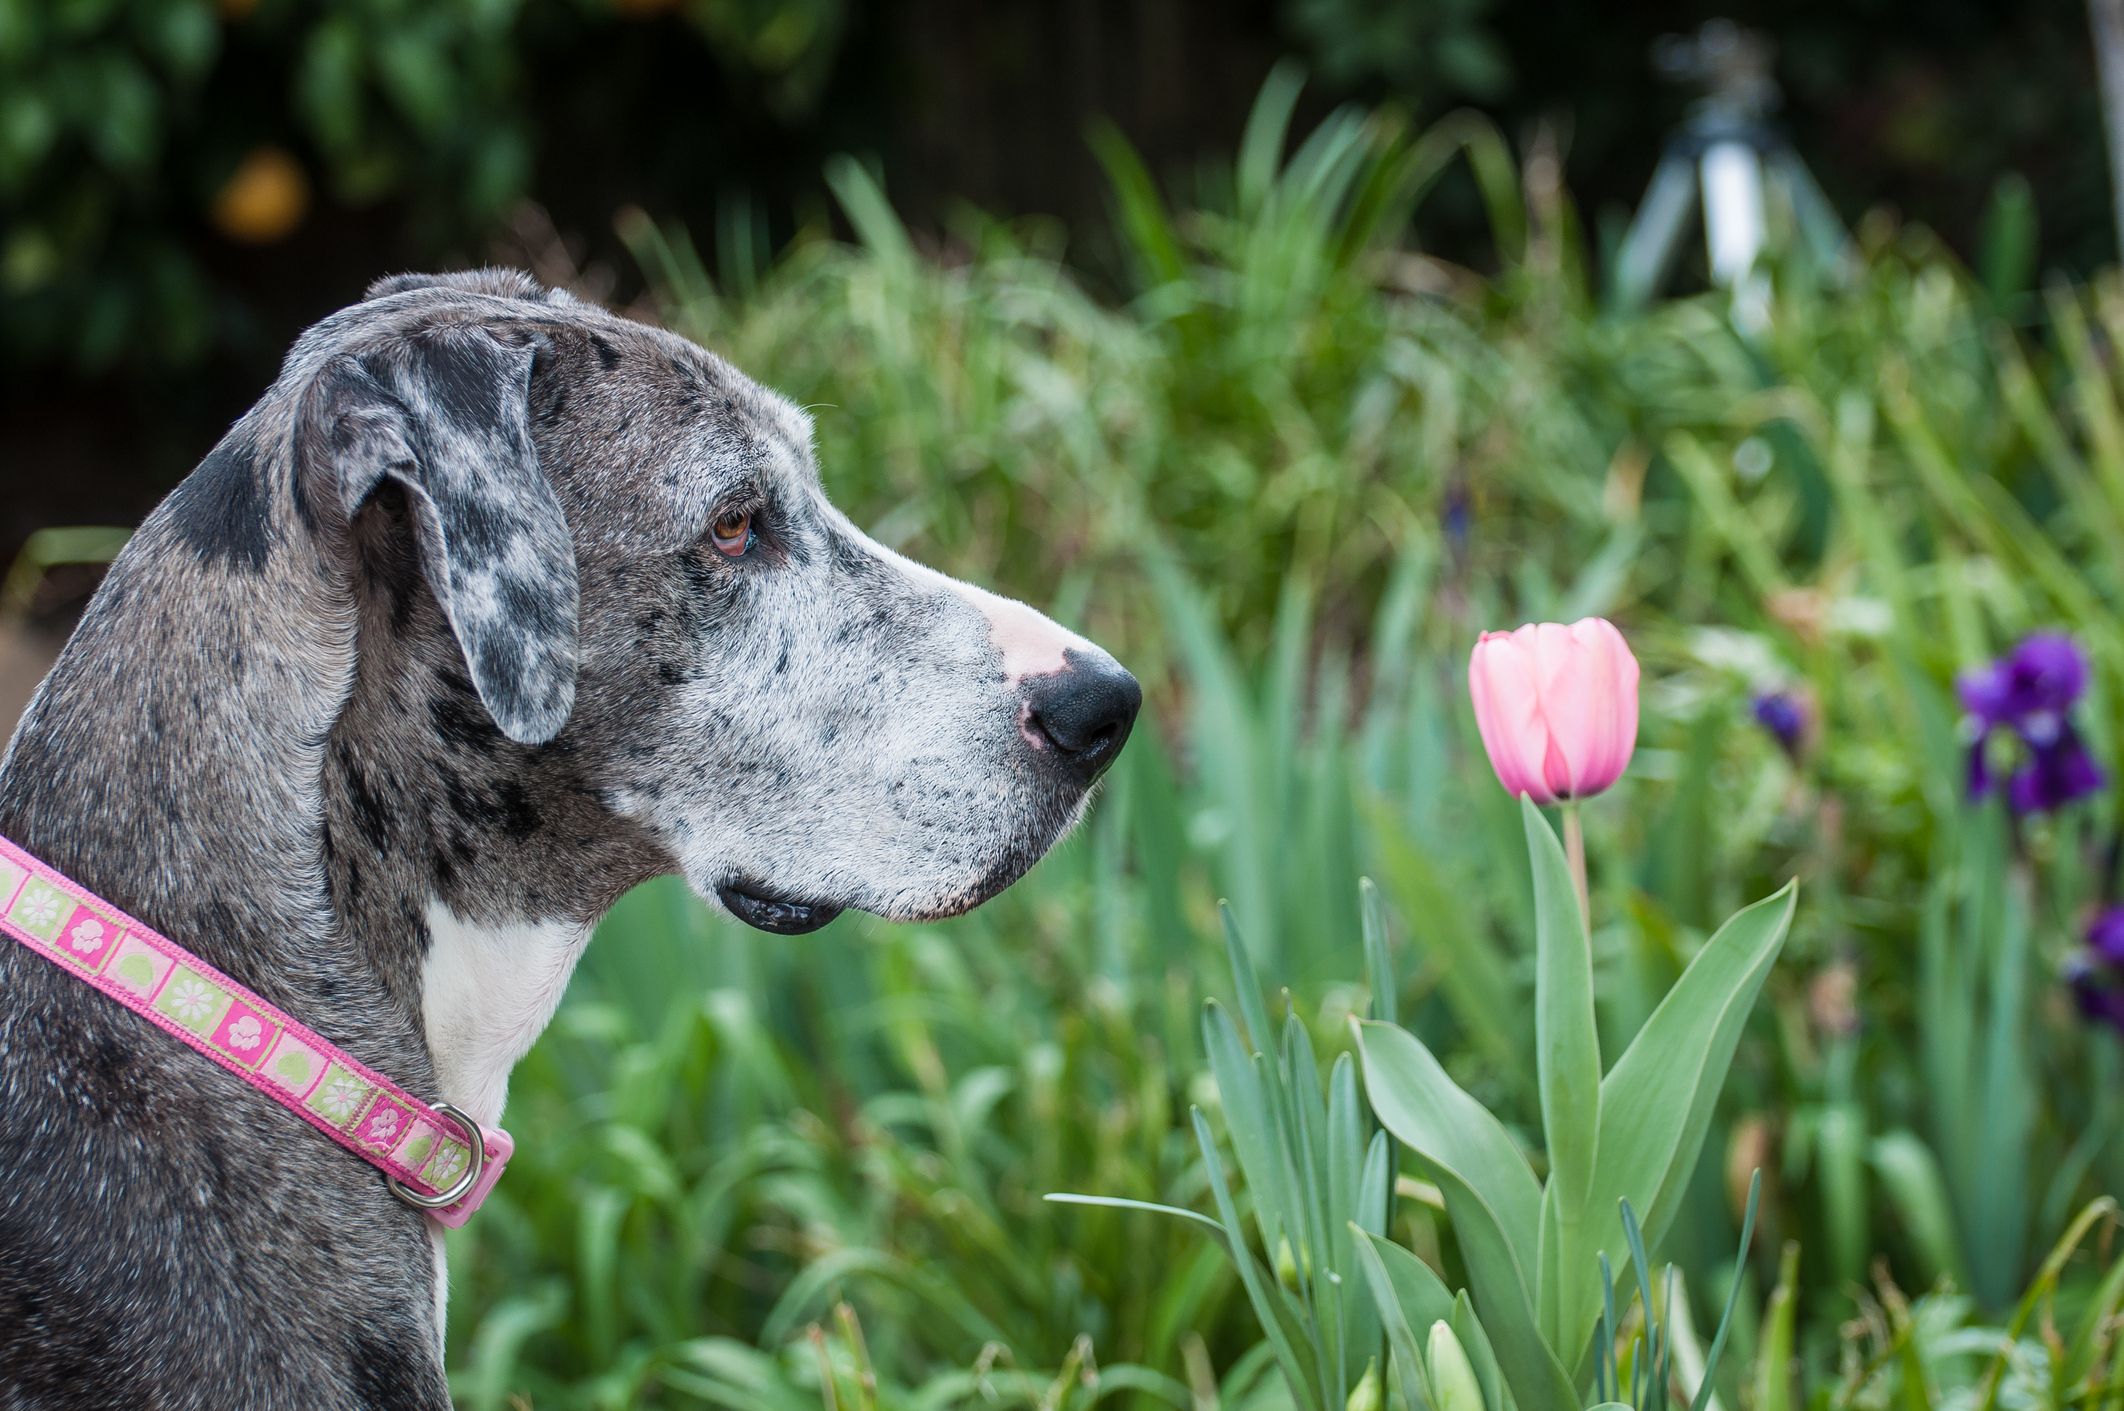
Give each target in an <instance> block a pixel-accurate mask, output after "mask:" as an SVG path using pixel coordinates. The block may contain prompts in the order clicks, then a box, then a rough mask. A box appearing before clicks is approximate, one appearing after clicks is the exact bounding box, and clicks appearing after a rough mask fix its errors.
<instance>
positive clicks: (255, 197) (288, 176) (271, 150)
mask: <svg viewBox="0 0 2124 1411" xmlns="http://www.w3.org/2000/svg"><path fill="white" fill-rule="evenodd" d="M309 208H310V179H309V177H307V176H305V175H304V174H303V170H302V167H301V165H300V164H299V163H298V162H297V161H296V160H295V159H294V158H293V157H291V156H289V155H288V154H287V153H286V152H285V151H283V150H282V149H281V148H278V147H254V148H253V149H252V150H251V153H250V155H249V156H247V157H245V158H244V159H243V161H241V162H240V163H238V164H237V167H236V170H235V171H233V172H231V173H230V174H229V179H228V180H227V181H225V182H223V183H222V185H221V189H220V190H219V191H217V192H215V193H214V203H213V206H212V208H211V210H210V214H211V215H212V217H213V221H214V228H215V229H216V230H219V231H220V232H221V233H222V234H223V235H226V236H228V237H229V239H231V240H238V241H241V242H243V243H244V244H246V245H271V244H273V243H274V242H275V241H279V240H284V239H286V238H287V237H288V236H289V235H290V234H292V233H293V232H294V229H295V227H296V226H298V225H301V224H302V218H303V215H304V214H305V213H306V212H307V211H308V210H309Z"/></svg>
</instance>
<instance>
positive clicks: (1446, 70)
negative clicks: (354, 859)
mask: <svg viewBox="0 0 2124 1411" xmlns="http://www.w3.org/2000/svg"><path fill="white" fill-rule="evenodd" d="M1709 13H1712V12H1710V11H1707V10H1705V9H1704V7H1702V6H1699V5H1692V4H1687V3H1674V2H1673V0H1667V3H1640V4H1632V5H1628V6H1622V7H1615V6H1553V5H1546V4H1537V3H1512V2H1511V0H1412V2H1411V0H1080V2H1079V3H1068V4H1062V3H1032V4H989V3H982V2H981V0H871V3H861V2H860V0H450V3H427V2H426V0H337V2H336V3H330V4H319V3H290V2H289V0H0V370H4V372H5V377H4V379H0V465H4V466H6V467H8V468H9V470H10V472H11V474H10V481H9V484H8V491H9V493H8V495H7V497H6V501H5V504H4V505H0V558H4V557H7V556H10V555H11V554H12V553H13V551H14V549H15V547H16V546H17V545H18V544H19V542H20V540H21V539H22V537H23V536H24V535H25V534H26V533H28V532H29V531H30V530H31V529H34V528H35V527H37V526H38V525H40V524H47V523H54V522H77V521H81V520H85V519H86V520H95V521H108V520H130V519H133V518H137V516H138V514H139V513H140V512H141V511H142V510H143V509H144V508H145V507H146V505H148V504H149V503H152V501H153V499H154V498H156V497H157V496H158V495H159V494H160V493H161V492H162V491H163V490H166V489H167V488H168V487H169V486H170V485H171V484H173V483H174V482H175V480H176V479H177V478H178V477H179V476H181V475H182V474H183V473H184V471H186V470H187V469H189V468H190V466H191V465H192V464H193V462H194V461H195V460H196V458H197V456H198V455H199V454H200V451H201V448H202V447H204V446H207V445H210V444H211V443H212V441H213V439H214V436H215V435H216V434H217V433H218V430H219V428H220V427H222V426H224V425H226V424H227V422H228V421H229V420H231V419H232V418H233V417H234V416H235V415H236V414H237V413H239V412H240V411H241V410H242V409H243V408H244V407H245V406H246V405H248V403H249V401H250V399H251V397H252V396H253V395H254V394H255V391H256V389H257V388H258V387H259V386H261V385H262V384H263V382H264V381H266V380H267V379H268V378H269V377H270V374H271V370H272V368H273V366H274V364H275V361H276V360H277V358H278V356H279V353H280V351H281V350H282V349H283V348H285V346H286V345H287V343H288V341H289V339H290V337H291V336H292V334H293V333H294V332H295V331H296V330H297V329H299V328H301V327H303V326H304V325H305V324H307V323H308V322H310V321H311V320H313V319H315V318H317V317H319V316H321V315H322V314H324V313H326V312H328V311H330V310H331V309H333V308H335V307H337V306H339V305H340V304H343V303H345V302H347V301H349V300H350V299H352V298H354V297H355V296H356V295H357V294H358V293H359V291H360V289H361V288H362V286H363V285H364V284H365V283H366V282H367V281H368V280H369V279H370V278H372V277H373V276H375V275H376V274H377V273H378V272H379V271H384V270H398V269H414V268H429V267H435V266H442V265H452V264H463V263H466V262H484V261H488V260H492V259H497V258H502V259H509V260H511V261H512V262H516V263H525V262H530V263H533V264H538V263H540V262H544V263H546V264H547V265H549V266H550V265H552V264H554V263H555V262H557V261H561V260H565V261H566V262H567V263H568V264H569V265H570V266H572V267H574V268H576V269H578V270H582V271H586V272H587V273H588V275H589V284H590V287H591V289H592V292H603V293H607V294H609V295H611V296H613V297H616V298H618V299H620V300H621V301H623V302H624V301H631V300H633V299H635V298H637V297H638V296H640V294H641V293H642V291H643V283H642V276H641V271H640V270H639V269H638V267H637V266H636V265H635V264H634V262H633V261H632V260H631V259H629V257H628V256H627V253H626V251H625V249H624V248H623V245H622V242H621V241H620V240H619V239H618V237H617V236H616V234H615V231H614V218H615V216H616V215H617V214H618V213H619V212H621V211H623V210H626V209H629V208H636V207H638V208H639V209H641V210H643V211H645V212H647V213H648V214H649V215H650V216H651V217H652V218H654V219H657V220H676V221H681V222H683V223H684V224H686V225H687V226H688V227H690V228H691V229H693V230H694V231H696V232H697V234H698V237H699V239H700V240H701V241H702V242H703V244H704V245H707V244H712V245H714V246H715V247H716V248H717V249H718V250H719V251H721V252H723V255H724V257H725V258H727V259H730V260H733V261H736V262H739V263H750V264H758V263H762V262H764V261H765V260H767V259H768V258H769V256H770V255H771V254H772V253H773V252H774V251H776V250H778V249H780V248H782V247H783V246H784V245H785V244H786V242H788V241H789V240H791V239H793V238H796V237H798V236H799V235H800V234H801V233H804V232H823V231H829V230H836V229H838V230H840V231H842V232H843V233H845V231H846V226H845V224H844V223H843V222H842V221H841V220H840V217H839V213H838V212H837V210H836V208H835V206H834V204H833V202H832V200H831V198H830V195H829V193H828V192H827V191H826V189H825V186H824V183H823V181H822V177H821V173H822V167H823V163H824V161H825V160H826V158H828V157H829V156H832V155H834V154H836V153H843V152H845V153H852V154H854V155H857V156H858V157H861V158H862V159H864V160H866V161H869V162H873V163H875V164H876V166H877V167H878V169H880V170H881V171H882V172H883V173H884V174H885V176H886V178H887V183H888V185H889V188H890V190H891V192H892V197H893V200H894V203H895V205H896V206H897V207H898V209H899V210H900V211H902V212H903V213H904V214H905V215H906V216H907V217H908V219H909V221H910V224H911V226H912V228H913V229H914V230H915V232H916V233H917V238H918V239H920V240H922V241H923V242H924V243H925V245H927V246H928V247H930V248H935V249H940V250H949V249H950V248H952V247H953V246H954V245H955V244H956V243H958V242H957V241H955V239H954V229H953V214H954V212H955V211H957V210H958V209H959V208H960V206H961V204H962V203H965V204H970V205H972V206H974V207H976V208H978V209H980V210H982V211H984V212H987V213H988V214H990V215H992V216H997V217H1018V216H1031V215H1039V216H1047V217H1053V218H1055V219H1056V220H1057V221H1059V222H1060V223H1061V226H1062V228H1064V229H1066V230H1067V231H1068V232H1069V238H1068V240H1067V242H1066V246H1064V254H1065V256H1066V258H1067V259H1068V261H1069V263H1070V265H1071V266H1072V268H1074V269H1076V270H1079V271H1081V272H1082V273H1084V274H1085V275H1086V277H1087V278H1089V279H1090V280H1091V281H1092V282H1093V285H1094V287H1096V288H1100V289H1103V290H1106V291H1109V292H1111V291H1113V290H1115V289H1116V288H1118V287H1119V286H1120V283H1121V280H1122V272H1121V270H1120V269H1119V267H1118V265H1119V261H1120V259H1121V252H1120V251H1119V250H1117V249H1116V246H1115V242H1114V241H1113V240H1112V239H1111V238H1110V237H1109V236H1108V234H1107V232H1106V231H1105V229H1104V228H1103V227H1104V224H1105V217H1106V215H1107V213H1108V210H1109V205H1110V202H1109V197H1108V190H1107V186H1106V183H1105V181H1104V179H1103V176H1102V173H1101V171H1100V168H1099V166H1098V164H1097V162H1096V160H1095V159H1094V156H1093V153H1092V150H1091V148H1090V147H1089V146H1088V145H1087V143H1086V141H1085V137H1086V133H1087V131H1088V130H1089V129H1090V127H1091V126H1092V125H1093V124H1094V123H1097V122H1101V121H1111V122H1112V123H1114V124H1115V125H1116V126H1117V127H1118V128H1119V130H1120V131H1121V132H1122V133H1124V134H1125V135H1126V136H1127V137H1128V138H1129V140H1130V141H1131V142H1132V143H1134V144H1135V145H1136V147H1137V148H1138V149H1139V150H1140V151H1141V152H1142V153H1143V155H1144V158H1145V161H1146V163H1147V165H1148V166H1149V168H1150V169H1151V170H1152V171H1153V172H1155V173H1157V174H1159V175H1160V176H1173V177H1182V176H1185V175H1187V174H1190V173H1193V172H1195V171H1196V170H1197V169H1198V168H1199V167H1201V166H1202V165H1203V164H1204V163H1206V162H1210V161H1213V160H1214V159H1215V158H1217V157H1219V156H1220V155H1224V154H1228V153H1229V152H1230V150H1231V149H1232V147H1233V145H1234V143H1235V142H1236V140H1237V136H1238V132H1239V128H1240V124H1241V122H1242V121H1243V120H1244V117H1245V114H1246V111H1247V108H1248V106H1249V105H1250V104H1251V102H1252V100H1253V97H1254V94H1255V92H1256V90H1257V89H1258V88H1259V87H1260V84H1261V82H1262V80H1263V78H1264V77H1265V75H1266V74H1267V72H1268V70H1269V68H1270V67H1271V65H1272V64H1274V63H1275V62H1276V61H1277V60H1278V59H1279V58H1283V57H1294V58H1296V59H1298V60H1299V61H1301V62H1302V63H1304V64H1305V65H1306V66H1307V68H1308V69H1309V71H1310V72H1311V74H1312V76H1313V83H1312V85H1311V86H1310V87H1309V89H1308V91H1307V96H1306V98H1305V100H1304V103H1305V107H1304V110H1303V112H1302V114H1301V116H1302V117H1305V118H1313V119H1317V118H1318V117H1319V116H1320V115H1322V114H1323V113H1325V112H1326V111H1327V109H1328V108H1329V107H1330V106H1332V104H1333V103H1335V102H1336V101H1340V100H1343V99H1357V100H1360V101H1364V102H1369V103H1382V104H1389V105H1391V106H1393V107H1394V108H1395V109H1397V110H1399V111H1402V112H1405V113H1407V114H1408V115H1409V116H1410V117H1411V118H1412V119H1413V120H1414V121H1416V122H1419V123H1421V122H1424V121H1427V120H1429V119H1432V118H1435V117H1437V116H1439V115H1441V114H1443V113H1445V112H1447V111H1449V110H1452V109H1454V108H1456V107H1459V106H1462V105H1473V106H1475V107H1477V108H1479V109H1480V110H1481V111H1483V112H1485V113H1487V114H1489V115H1491V116H1492V117H1493V118H1494V119H1495V120H1496V121H1497V123H1498V124H1499V126H1500V127H1501V129H1502V130H1503V131H1505V132H1506V133H1508V134H1511V135H1512V136H1513V137H1514V138H1515V139H1516V138H1519V137H1521V136H1523V135H1525V134H1526V133H1527V132H1528V131H1529V130H1530V129H1531V128H1532V127H1533V126H1535V125H1537V124H1538V125H1544V126H1545V128H1546V130H1548V131H1550V132H1551V133H1552V134H1553V138H1554V142H1555V146H1556V151H1557V153H1558V155H1559V156H1560V158H1561V161H1562V175H1563V179H1564V182H1565V184H1566V186H1567V187H1568V188H1569V189H1570V190H1571V192H1572V193H1573V194H1574V196H1575V197H1576V199H1577V201H1578V203H1579V207H1580V210H1581V211H1582V212H1583V214H1584V217H1585V219H1586V220H1587V221H1588V222H1589V224H1592V225H1595V226H1597V225H1598V224H1599V223H1600V222H1601V221H1604V220H1610V219H1612V218H1614V217H1615V216H1617V215H1618V214H1620V213H1622V212H1624V211H1626V210H1627V209H1628V208H1629V207H1630V206H1632V205H1634V203H1635V202H1636V201H1637V199H1638V197H1639V196H1640V195H1641V194H1642V192H1643V189H1644V184H1645V182H1646V179H1647V178H1648V176H1649V174H1650V171H1651V167H1652V163H1653V160H1654V158H1655V157H1656V155H1657V153H1658V151H1659V148H1660V144H1661V142H1662V140H1663V139H1664V137H1665V136H1666V134H1667V133H1668V131H1669V130H1670V129H1671V128H1672V127H1673V125H1674V124H1675V123H1676V122H1677V121H1678V119H1679V118H1680V116H1681V114H1682V112H1683V109H1684V107H1685V105H1686V102H1687V100H1688V94H1687V92H1686V91H1685V90H1683V89H1682V88H1679V87H1677V86H1675V85H1671V84H1665V83H1661V82H1659V81H1658V80H1657V79H1656V77H1655V75H1654V73H1653V69H1652V65H1651V62H1650V60H1649V57H1648V55H1649V50H1650V46H1651V45H1652V43H1653V41H1654V40H1655V39H1656V38H1657V37H1659V36H1660V35H1662V34H1666V33H1669V32H1676V31H1687V30H1690V29H1693V28H1694V27H1695V26H1696V24H1697V23H1698V22H1699V21H1700V20H1702V19H1703V18H1705V17H1706V15H1707V14H1709ZM1717 13H1723V14H1730V15H1732V17H1734V18H1736V19H1738V20H1741V21H1742V22H1744V23H1755V22H1764V21H1768V22H1771V27H1772V29H1773V30H1774V36H1775V38H1776V40H1777V42H1778V44H1779V45H1780V61H1779V65H1778V75H1779V78H1780V79H1781V80H1782V82H1783V85H1784V88H1785V92H1786V98H1787V101H1786V104H1785V109H1784V113H1783V117H1784V120H1785V122H1786V124H1787V126H1788V127H1789V128H1790V129H1791V131H1792V132H1793V134H1794V136H1795V137H1796V139H1797V141H1798V143H1799V145H1800V147H1801V149H1802V150H1803V151H1804V152H1805V154H1806V156H1807V158H1808V160H1809V162H1810V163H1811V164H1812V165H1813V167H1814V169H1815V170H1816V172H1817V174H1818V175H1819V176H1820V178H1821V180H1822V181H1823V183H1824V185H1825V186H1826V187H1827V189H1828V191H1829V193H1830V195H1831V196H1832V198H1833V199H1835V200H1836V202H1837V203H1838V205H1839V206H1840V207H1841V208H1842V209H1843V210H1844V211H1845V212H1846V213H1847V214H1850V215H1856V214H1857V213H1859V212H1861V211H1864V210H1866V209H1869V208H1872V207H1875V206H1885V207H1887V208H1890V209H1894V210H1898V211H1901V212H1902V213H1904V214H1905V215H1907V216H1908V217H1910V218H1913V219H1916V220H1920V221H1922V222H1924V223H1925V224H1926V225H1928V226H1929V227H1931V228H1932V229H1935V230H1937V231H1939V232H1941V233H1942V234H1943V235H1944V236H1945V237H1946V238H1947V239H1948V240H1949V242H1950V243H1951V244H1952V245H1954V247H1955V248H1957V249H1958V250H1960V251H1962V252H1963V253H1964V254H1967V253H1969V252H1970V251H1971V250H1973V249H1974V248H1975V245H1976V243H1977V242H1978V241H1979V240H1980V238H1981V232H1982V227H1983V220H1984V213H1985V211H1986V208H1987V203H1988V202H1989V200H1990V199H1991V195H1992V187H1993V184H1994V183H1995V181H1996V180H1997V178H1998V177H1999V176H2000V175H2001V174H2003V173H2006V172H2013V173H2017V174H2019V175H2020V176H2021V177H2023V178H2025V180H2026V181H2027V182H2028V184H2029V190H2030V192H2031V195H2032V200H2033V203H2034V206H2035V210H2036V214H2037V216H2038V218H2039V229H2040V232H2041V238H2040V259H2039V263H2040V264H2041V266H2042V267H2043V268H2046V269H2051V268H2056V269H2064V270H2071V271H2085V270H2087V269H2090V268H2092V267H2094V266H2095V265H2096V264H2097V263H2099V262H2101V261H2103V260H2104V259H2105V258H2106V257H2107V255H2108V254H2109V252H2110V251H2111V249H2112V246H2113V244H2114V239H2113V235H2112V232H2111V228H2110V224H2109V220H2108V217H2107V214H2106V213H2107V209H2108V207H2107V199H2108V198H2107V187H2106V184H2105V182H2104V179H2103V174H2102V173H2103V167H2102V154H2101V144H2100V135H2099V134H2100V128H2099V120H2098V115H2097V106H2096V102H2095V94H2094V87H2093V82H2092V77H2093V70H2092V63H2091V60H2090V58H2089V44H2088V38H2087V21H2086V17H2085V13H2084V11H2083V10H2082V8H2081V7H2080V6H2079V5H2077V4H2075V3H2071V0H2031V3H2026V4H2020V5H2014V6H2000V5H1994V4H1989V3H1984V0H1942V3H1939V4H1932V5H1922V6H1920V5H1912V4H1898V3H1883V0H1862V2H1861V3H1838V4H1820V3H1806V4H1788V5H1739V6H1732V7H1726V8H1723V9H1721V10H1719V11H1718V12H1717ZM1447 188H1448V189H1447V190H1446V191H1444V192H1442V193H1440V197H1439V199H1437V200H1434V201H1432V202H1429V203H1428V204H1427V205H1426V207H1425V209H1424V211H1423V213H1422V216H1421V220H1420V222H1419V227H1418V231H1417V233H1418V234H1419V235H1420V237H1421V239H1422V241H1423V243H1424V245H1425V247H1426V248H1427V249H1433V250H1437V251H1440V252H1443V253H1445V254H1447V255H1449V256H1453V257H1456V258H1465V259H1468V260H1470V261H1473V262H1474V263H1476V264H1477V265H1478V266H1484V265H1488V264H1491V263H1494V261H1492V260H1491V259H1490V257H1489V256H1488V255H1487V253H1486V249H1485V243H1484V238H1483V229H1482V221H1481V216H1480V204H1479V202H1478V201H1477V200H1476V198H1475V194H1474V192H1473V191H1472V190H1471V189H1470V188H1469V184H1468V183H1467V182H1465V181H1464V180H1461V179H1449V181H1448V183H1447Z"/></svg>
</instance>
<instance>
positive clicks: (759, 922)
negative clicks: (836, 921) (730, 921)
mask: <svg viewBox="0 0 2124 1411" xmlns="http://www.w3.org/2000/svg"><path fill="white" fill-rule="evenodd" d="M715 895H716V898H717V900H719V901H721V902H722V903H723V905H724V906H725V907H726V908H728V909H729V912H730V914H731V915H732V916H735V917H736V918H737V919H738V920H740V921H742V922H744V923H745V924H746V925H747V926H751V927H754V928H756V929H758V930H761V931H772V932H773V933H774V934H775V935H777V936H801V935H803V934H804V933H805V932H807V931H816V930H818V929H819V927H821V926H823V925H825V924H826V923H827V922H829V921H831V920H833V918H834V917H836V916H839V915H840V914H841V908H839V907H837V906H830V905H828V904H827V903H825V902H817V901H795V900H792V899H791V898H789V897H778V896H772V895H769V894H767V893H765V892H755V891H748V890H746V889H745V888H744V887H740V886H736V885H726V886H722V887H718V888H716V890H715Z"/></svg>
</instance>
